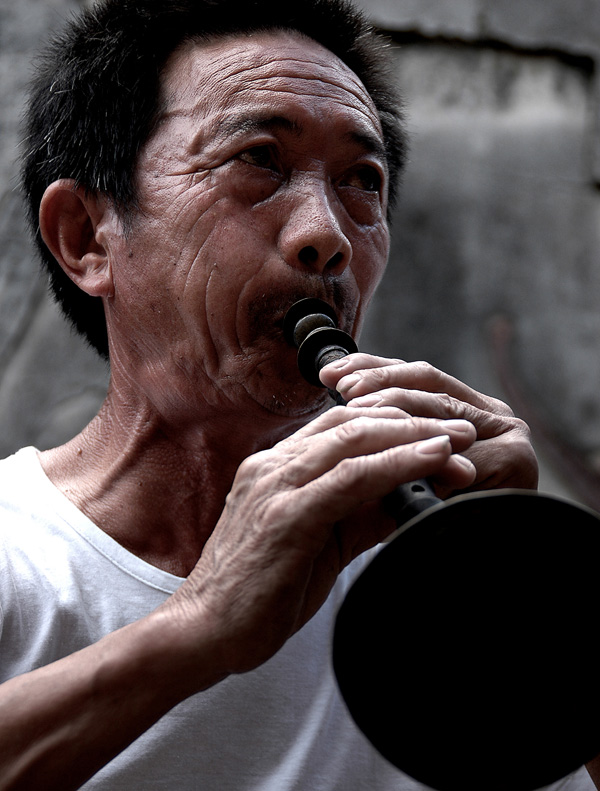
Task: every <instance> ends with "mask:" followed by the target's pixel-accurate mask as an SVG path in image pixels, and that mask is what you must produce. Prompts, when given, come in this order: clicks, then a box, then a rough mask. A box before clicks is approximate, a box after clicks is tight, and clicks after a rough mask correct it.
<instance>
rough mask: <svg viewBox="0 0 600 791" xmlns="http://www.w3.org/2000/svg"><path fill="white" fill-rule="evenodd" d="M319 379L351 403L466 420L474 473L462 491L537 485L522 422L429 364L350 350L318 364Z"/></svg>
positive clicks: (447, 491) (440, 490)
mask: <svg viewBox="0 0 600 791" xmlns="http://www.w3.org/2000/svg"><path fill="white" fill-rule="evenodd" d="M321 381H322V382H323V384H325V385H326V386H327V387H329V388H331V389H337V390H339V392H340V393H341V394H342V396H343V397H344V398H345V399H346V401H348V406H349V407H351V408H357V407H360V408H364V407H366V406H369V407H384V406H386V407H387V406H396V407H398V408H399V409H401V410H402V411H403V413H404V414H405V415H412V416H422V417H435V418H441V419H451V418H463V419H466V420H468V421H470V422H471V423H472V424H473V425H474V426H475V428H476V430H477V441H476V442H475V443H474V444H473V445H472V447H471V448H470V449H469V450H468V451H467V452H466V453H465V455H466V456H467V457H468V458H469V459H470V460H471V461H472V462H473V464H474V465H475V468H476V470H477V474H476V476H475V480H474V481H473V482H472V483H471V484H470V485H469V486H468V487H467V488H466V490H467V491H474V490H480V489H499V488H506V487H516V488H522V489H534V488H536V486H537V480H538V466H537V460H536V457H535V453H534V451H533V448H532V446H531V441H530V434H529V428H528V427H527V425H526V424H525V423H524V422H523V421H522V420H519V419H518V418H516V417H515V416H514V414H513V412H512V411H511V409H510V408H509V407H508V406H507V405H506V404H504V403H503V402H502V401H499V400H498V399H496V398H491V397H490V396H486V395H483V394H481V393H478V392H477V391H476V390H473V389H472V388H470V387H468V386H467V385H465V384H463V383H462V382H460V381H458V379H455V378H454V377H452V376H449V375H448V374H445V373H443V372H442V371H439V370H437V369H436V368H434V367H433V366H431V365H429V364H428V363H424V362H414V363H405V362H403V361H402V360H391V359H387V358H384V357H374V356H372V355H367V354H352V355H349V356H348V357H344V358H343V359H341V360H338V361H336V362H335V363H331V364H330V365H328V366H326V367H325V368H323V370H322V371H321ZM436 489H437V494H438V495H439V496H440V497H448V496H449V495H451V494H452V493H454V492H455V490H454V489H452V488H448V487H447V486H444V485H440V486H438V487H436Z"/></svg>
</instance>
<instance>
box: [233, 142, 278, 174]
mask: <svg viewBox="0 0 600 791" xmlns="http://www.w3.org/2000/svg"><path fill="white" fill-rule="evenodd" d="M238 159H240V160H241V161H242V162H246V163H247V164H248V165H254V166H255V167H258V168H268V169H269V170H278V167H277V163H276V161H275V156H274V154H273V151H272V150H271V148H270V147H269V146H254V147H253V148H248V149H246V151H242V153H241V154H238Z"/></svg>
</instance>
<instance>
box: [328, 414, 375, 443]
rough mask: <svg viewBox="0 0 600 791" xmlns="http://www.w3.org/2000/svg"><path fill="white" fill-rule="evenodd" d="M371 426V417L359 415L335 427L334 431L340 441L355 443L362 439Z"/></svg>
mask: <svg viewBox="0 0 600 791" xmlns="http://www.w3.org/2000/svg"><path fill="white" fill-rule="evenodd" d="M372 426H373V419H372V418H369V417H367V416H366V415H360V416H358V417H355V418H354V419H352V420H349V421H347V422H345V423H341V424H340V425H338V426H337V427H336V433H337V435H338V437H339V439H341V440H342V442H345V441H348V442H351V443H356V442H360V441H362V440H364V439H365V438H366V437H367V436H368V434H369V433H370V430H371V428H372Z"/></svg>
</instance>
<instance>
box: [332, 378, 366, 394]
mask: <svg viewBox="0 0 600 791" xmlns="http://www.w3.org/2000/svg"><path fill="white" fill-rule="evenodd" d="M358 382H360V376H359V375H358V374H350V375H349V376H344V377H343V379H340V381H339V382H338V383H337V386H336V390H337V391H338V393H341V392H343V391H344V390H349V389H350V388H351V387H354V385H355V384H357V383H358Z"/></svg>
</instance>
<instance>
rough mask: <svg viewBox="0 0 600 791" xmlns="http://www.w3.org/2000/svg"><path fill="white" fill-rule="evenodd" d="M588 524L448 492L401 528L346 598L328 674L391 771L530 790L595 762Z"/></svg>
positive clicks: (558, 511)
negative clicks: (450, 496)
mask: <svg viewBox="0 0 600 791" xmlns="http://www.w3.org/2000/svg"><path fill="white" fill-rule="evenodd" d="M599 610H600V518H599V517H598V515H597V514H596V513H594V512H592V511H590V510H588V509H586V508H583V507H580V506H577V505H575V504H573V503H570V502H568V501H566V500H562V499H560V498H555V497H552V496H548V495H539V494H537V493H535V492H530V491H522V490H504V491H497V492H485V493H476V494H469V495H462V496H458V497H455V498H453V499H452V500H450V501H448V502H447V503H443V504H440V505H439V506H434V507H433V508H431V509H429V510H427V511H425V512H423V513H422V514H420V515H419V516H417V517H415V518H414V519H412V520H411V521H410V522H408V524H407V525H405V527H404V528H403V531H402V532H401V533H400V534H399V535H398V536H397V537H396V538H394V539H393V540H392V541H391V542H390V543H389V544H388V545H387V546H386V547H385V548H384V549H383V550H382V551H381V552H380V553H379V554H378V555H377V556H376V558H375V559H374V560H373V562H372V563H371V564H370V565H369V566H368V568H367V569H366V571H365V572H364V573H363V574H362V575H361V576H360V577H359V579H358V580H357V581H356V583H355V584H354V586H353V587H352V588H351V590H350V592H349V594H348V596H347V598H346V600H345V602H344V604H343V605H342V607H341V609H340V612H339V615H338V619H337V623H336V628H335V636H334V668H335V673H336V676H337V679H338V683H339V686H340V690H341V692H342V695H343V697H344V699H345V701H346V703H347V705H348V707H349V710H350V713H351V715H352V717H353V718H354V720H355V721H356V723H357V724H358V726H359V727H360V729H361V730H362V731H363V732H364V734H365V735H366V736H367V737H368V738H369V740H370V741H371V742H372V743H373V745H374V746H375V747H376V748H377V749H378V750H379V751H380V752H381V753H382V754H383V755H384V756H385V757H386V758H387V759H388V760H389V761H391V762H392V763H393V764H395V765H396V766H397V767H399V768H400V769H402V770H403V771H405V772H406V773H407V774H409V775H411V776H412V777H414V778H415V779H417V780H419V781H420V782H422V783H425V784H426V785H429V786H431V787H433V788H436V789H440V791H481V789H482V788H485V789H486V791H530V789H537V788H540V787H542V786H544V785H547V784H549V783H552V782H554V781H555V780H558V779H559V778H561V777H563V776H565V775H567V774H568V773H569V772H571V771H573V770H575V769H576V768H577V767H579V766H581V765H582V764H583V763H584V762H585V761H587V760H589V759H591V758H592V757H593V756H595V755H596V754H597V753H599V752H600V716H599V715H600V678H599V672H598V666H599V656H598V648H597V637H596V634H597V631H598V613H599Z"/></svg>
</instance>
